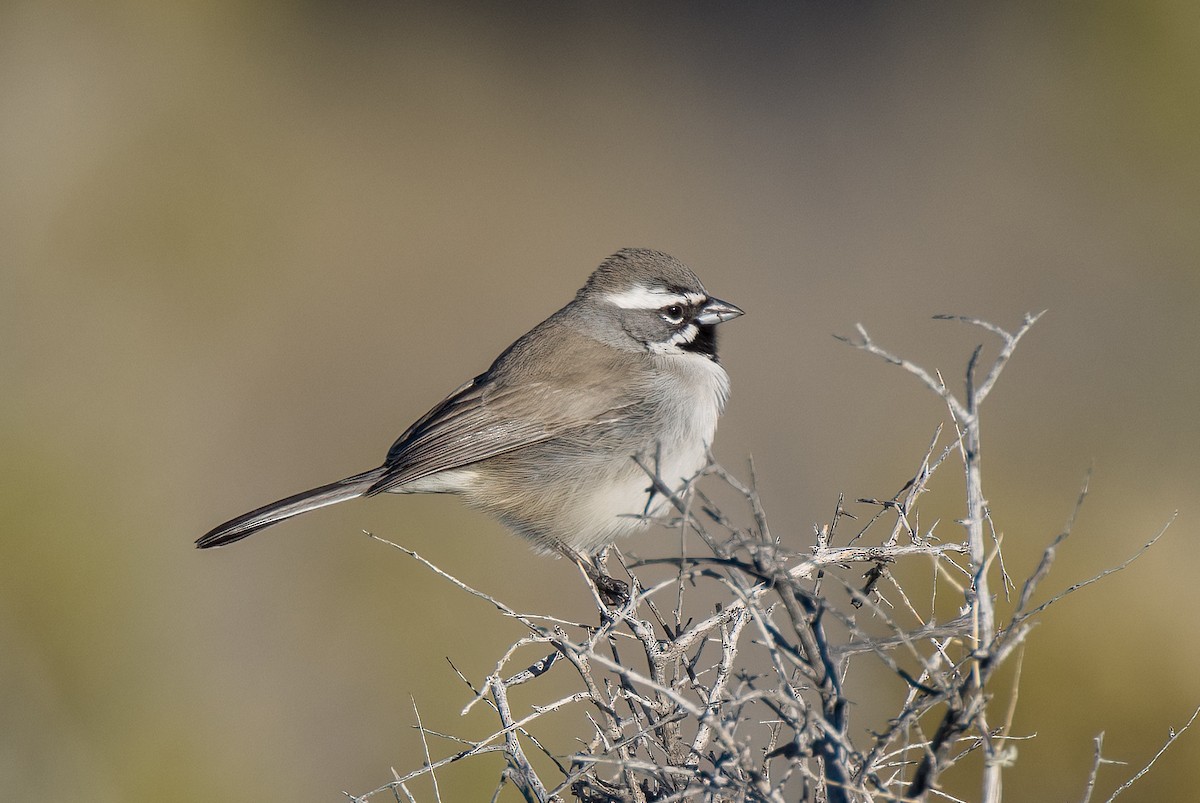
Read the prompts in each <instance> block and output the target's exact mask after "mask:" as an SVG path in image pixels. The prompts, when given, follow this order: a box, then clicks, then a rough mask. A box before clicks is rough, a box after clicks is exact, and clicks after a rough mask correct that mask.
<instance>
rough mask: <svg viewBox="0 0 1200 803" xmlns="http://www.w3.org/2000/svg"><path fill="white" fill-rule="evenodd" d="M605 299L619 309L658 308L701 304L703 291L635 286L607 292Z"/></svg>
mask: <svg viewBox="0 0 1200 803" xmlns="http://www.w3.org/2000/svg"><path fill="white" fill-rule="evenodd" d="M604 298H605V300H606V301H608V303H610V304H612V305H614V306H617V307H620V308H621V309H658V308H660V307H666V306H669V305H671V304H701V303H703V302H705V301H707V300H708V297H707V296H706V295H704V294H703V293H672V292H671V291H670V290H663V289H660V288H649V287H642V286H640V285H639V286H637V287H634V288H633V289H632V290H625V291H623V292H620V293H609V294H608V295H606V296H605V297H604Z"/></svg>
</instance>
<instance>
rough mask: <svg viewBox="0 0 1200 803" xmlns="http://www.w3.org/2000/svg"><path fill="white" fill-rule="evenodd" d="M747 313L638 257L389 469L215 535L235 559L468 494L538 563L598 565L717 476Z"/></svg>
mask: <svg viewBox="0 0 1200 803" xmlns="http://www.w3.org/2000/svg"><path fill="white" fill-rule="evenodd" d="M741 314H742V311H741V310H740V309H738V308H737V307H735V306H734V305H732V304H729V303H727V302H725V301H721V300H720V299H717V298H713V297H712V296H710V295H708V293H707V292H705V290H704V286H703V285H702V284H701V283H700V280H699V279H698V278H696V274H694V273H692V271H691V270H690V269H689V268H688V267H687V266H685V265H684V264H682V263H681V262H679V261H678V260H676V259H675V258H673V257H671V256H668V255H667V254H664V253H661V252H659V251H651V250H648V249H641V248H626V249H624V250H622V251H618V252H617V253H615V254H613V255H612V256H610V257H609V258H608V259H606V260H605V261H604V262H603V263H602V264H601V265H600V267H599V268H597V269H596V271H595V272H594V273H593V274H592V275H591V276H590V277H589V278H588V280H587V284H585V285H584V286H583V288H582V289H581V290H580V291H579V292H578V293H576V295H575V299H574V300H573V301H572V302H571V303H569V304H567V305H566V306H565V307H563V308H562V309H560V310H559V311H558V312H556V313H554V314H553V315H551V316H550V317H549V318H547V319H546V320H545V321H542V322H541V323H540V324H538V325H537V326H535V327H534V328H533V329H531V330H530V331H529V332H528V333H527V334H525V335H523V336H522V337H521V338H520V339H518V340H517V342H515V343H513V344H512V345H511V346H509V347H508V348H507V349H506V350H505V351H504V353H503V354H501V355H500V356H499V357H498V358H497V359H496V361H495V362H494V363H492V367H491V368H489V369H488V370H487V371H486V372H484V373H482V374H480V375H479V376H477V377H475V379H473V380H471V381H470V382H468V383H467V384H465V385H463V386H462V387H460V388H459V389H458V390H456V391H454V392H453V393H452V394H450V396H448V397H447V398H446V399H445V400H444V401H443V402H441V403H440V404H438V405H437V406H436V407H434V408H433V409H432V410H430V411H429V412H428V413H426V414H425V415H424V416H423V417H422V418H421V419H419V420H418V421H417V422H416V423H415V424H413V425H412V426H411V427H409V428H408V431H407V432H405V433H404V434H403V435H401V436H400V438H399V440H397V441H396V442H395V443H394V444H393V445H392V448H391V449H390V450H389V451H388V454H387V459H386V460H384V463H383V465H382V466H380V467H379V468H374V469H371V470H370V471H366V472H363V473H362V474H355V475H354V476H352V477H347V478H346V479H344V480H339V481H337V482H334V483H331V484H329V485H322V486H321V487H320V488H313V489H312V490H310V491H304V492H303V493H299V494H296V495H295V496H289V497H288V498H286V499H281V500H279V501H278V502H272V503H271V504H269V505H266V506H264V507H260V508H258V509H257V510H252V511H251V512H249V513H246V514H245V515H242V516H238V517H237V518H236V519H233V520H232V521H228V522H226V523H225V524H222V525H221V526H219V527H216V528H215V529H213V530H211V531H210V532H208V533H206V534H205V535H204V536H203V537H201V538H200V539H199V540H198V541H197V542H196V545H197V546H198V547H201V548H205V547H214V546H223V545H225V544H230V543H233V542H234V541H238V540H240V539H242V538H245V537H246V536H248V535H250V534H252V533H255V532H257V531H258V530H261V529H263V528H264V527H269V526H270V525H272V524H275V523H276V522H280V521H283V520H284V519H288V518H291V517H292V516H297V515H299V514H301V513H306V512H308V511H310V510H316V509H317V508H320V507H325V506H326V505H332V504H334V503H336V502H344V501H346V500H347V499H355V498H357V497H360V496H372V495H374V494H377V493H381V492H384V491H388V492H391V493H456V494H459V495H461V496H462V497H463V499H464V500H465V501H466V502H467V504H469V505H471V506H473V507H476V508H479V509H481V510H483V511H486V512H487V513H490V514H492V515H493V516H495V517H496V518H498V519H499V520H500V521H501V522H503V523H504V524H505V525H507V526H508V527H510V528H512V529H513V530H515V531H516V532H517V533H519V534H520V535H523V536H525V537H526V538H528V539H529V540H530V541H532V542H533V546H534V549H536V550H537V551H539V552H548V551H559V552H564V553H566V554H569V555H572V556H573V557H578V553H581V552H582V553H585V554H593V553H595V552H597V551H598V550H600V549H602V548H603V547H605V546H608V545H609V544H611V543H612V542H613V541H614V540H615V539H616V538H618V537H619V536H622V535H625V534H627V533H629V532H631V531H633V530H635V529H637V528H638V527H639V526H641V525H642V524H643V523H644V522H645V516H646V515H653V514H654V513H656V512H658V511H659V510H661V508H662V506H663V505H664V503H665V501H666V500H665V499H664V498H663V497H662V496H661V495H656V494H655V492H654V490H653V487H652V483H651V481H650V478H649V477H648V476H647V474H646V471H645V469H643V468H642V467H641V466H639V465H638V463H637V462H636V461H635V459H634V458H638V457H640V458H642V459H643V460H644V461H645V462H646V464H647V465H650V466H652V467H654V469H655V470H656V473H657V475H658V477H659V478H660V479H661V480H662V481H663V482H664V483H666V484H668V485H669V486H671V487H672V488H673V489H677V488H680V487H682V486H683V484H684V483H685V481H686V480H688V479H690V478H691V477H692V476H693V475H695V474H696V473H697V472H698V471H700V469H702V468H703V467H704V465H705V461H706V459H707V452H708V448H709V446H710V445H711V444H712V439H713V435H714V433H715V432H716V429H717V418H718V416H720V414H721V411H722V410H723V408H724V406H725V399H726V397H727V396H728V393H729V376H728V374H726V373H725V369H724V368H722V367H721V366H720V364H719V363H718V362H717V333H716V327H717V324H719V323H721V322H723V321H728V320H730V319H731V318H736V317H737V316H739V315H741Z"/></svg>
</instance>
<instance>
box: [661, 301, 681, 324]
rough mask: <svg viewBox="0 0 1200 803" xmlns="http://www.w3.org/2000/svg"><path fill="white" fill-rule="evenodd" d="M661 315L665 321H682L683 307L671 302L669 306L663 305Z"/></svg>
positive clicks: (672, 322) (673, 322)
mask: <svg viewBox="0 0 1200 803" xmlns="http://www.w3.org/2000/svg"><path fill="white" fill-rule="evenodd" d="M661 312H662V316H663V318H665V319H666V321H667V323H671V324H675V323H683V307H681V306H680V305H678V304H671V305H670V306H669V307H663V308H662V310H661Z"/></svg>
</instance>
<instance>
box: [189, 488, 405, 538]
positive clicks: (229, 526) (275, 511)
mask: <svg viewBox="0 0 1200 803" xmlns="http://www.w3.org/2000/svg"><path fill="white" fill-rule="evenodd" d="M382 476H383V469H381V468H376V469H372V470H370V471H365V472H363V473H362V474H355V475H354V476H353V477H347V478H346V479H344V480H338V481H337V482H331V483H330V484H329V485H322V486H321V487H320V488H313V489H311V490H308V491H303V492H301V493H298V494H294V495H292V496H289V497H287V498H286V499H280V500H279V501H278V502H272V503H271V504H269V505H263V506H262V507H260V508H258V509H256V510H251V511H250V512H249V513H244V514H242V515H241V516H238V517H237V518H236V519H231V520H229V521H227V522H225V523H224V524H222V525H220V526H218V527H214V528H213V529H211V530H209V531H208V532H207V533H205V534H204V535H202V536H200V538H198V539H197V540H196V546H197V547H199V548H200V549H208V548H209V547H214V546H225V545H226V544H232V543H233V542H234V541H240V540H242V539H243V538H245V537H246V536H248V535H253V534H254V533H256V532H258V531H259V530H261V529H263V528H265V527H270V526H271V525H272V524H277V523H278V522H281V521H283V520H284V519H290V518H291V517H292V516H299V515H300V514H301V513H307V512H308V511H310V510H316V509H317V508H321V507H326V506H328V505H335V504H337V503H338V502H345V501H346V500H348V499H356V498H358V497H360V496H362V495H363V494H365V493H366V492H367V491H368V489H370V487H371V486H372V485H374V484H375V483H376V482H378V481H379V479H380V478H381V477H382Z"/></svg>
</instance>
